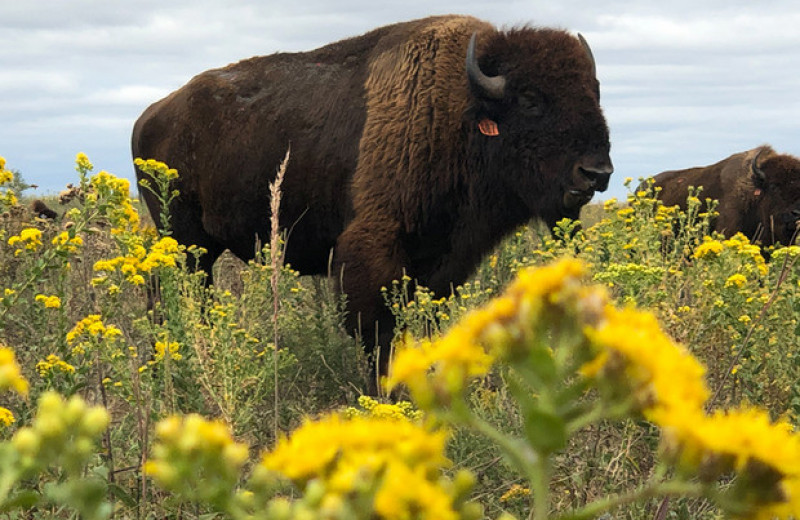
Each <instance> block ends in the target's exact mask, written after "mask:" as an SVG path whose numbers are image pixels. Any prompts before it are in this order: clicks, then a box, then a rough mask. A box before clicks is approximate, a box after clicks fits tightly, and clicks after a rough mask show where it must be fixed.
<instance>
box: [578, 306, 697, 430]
mask: <svg viewBox="0 0 800 520" xmlns="http://www.w3.org/2000/svg"><path fill="white" fill-rule="evenodd" d="M586 334H587V335H588V337H589V338H590V340H591V342H592V344H593V346H594V348H595V349H597V352H598V359H596V360H595V362H593V363H591V364H587V365H585V366H584V368H583V370H582V371H583V373H584V375H586V376H588V377H601V378H605V379H608V380H609V381H610V382H611V385H612V386H615V385H623V386H624V387H626V388H627V390H628V391H630V392H632V393H633V396H634V398H635V399H636V402H637V405H638V408H639V409H640V410H642V411H644V413H645V416H647V417H649V418H652V417H653V416H654V414H656V413H661V412H662V411H664V410H666V411H667V412H670V411H672V410H674V409H692V410H698V409H701V408H702V406H703V403H705V400H706V399H707V398H708V393H709V392H708V388H707V386H706V383H705V380H704V374H705V369H704V367H703V366H702V365H701V364H700V363H699V362H698V361H697V360H696V359H695V358H694V357H693V356H692V355H691V354H690V353H689V352H688V351H687V350H686V349H685V348H683V347H682V346H680V345H678V344H676V343H674V342H673V341H672V340H671V339H670V338H669V337H668V336H667V335H666V334H664V332H663V331H662V330H661V328H660V327H659V325H658V322H657V320H656V318H655V316H653V315H652V314H650V313H647V312H642V311H638V310H635V309H632V308H627V309H623V310H618V309H615V308H613V307H609V308H607V309H606V311H605V317H604V319H603V320H602V321H601V323H600V325H599V326H598V327H597V328H593V327H588V328H587V330H586Z"/></svg>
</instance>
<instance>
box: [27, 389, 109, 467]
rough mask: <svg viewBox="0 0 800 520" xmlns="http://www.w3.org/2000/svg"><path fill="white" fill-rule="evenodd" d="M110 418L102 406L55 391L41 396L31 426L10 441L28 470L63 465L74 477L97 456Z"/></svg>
mask: <svg viewBox="0 0 800 520" xmlns="http://www.w3.org/2000/svg"><path fill="white" fill-rule="evenodd" d="M108 423H109V415H108V412H106V410H105V409H104V408H103V407H101V406H89V405H87V404H86V402H85V401H84V400H83V399H81V398H80V397H78V396H73V397H71V398H70V399H69V400H68V401H65V400H64V398H63V397H61V396H60V395H58V394H57V393H56V392H47V393H45V394H42V396H41V398H40V399H39V408H38V410H37V413H36V418H35V419H34V420H33V423H32V425H31V426H28V427H25V428H21V429H20V430H18V431H17V432H16V433H15V434H14V437H13V438H12V439H11V444H12V446H13V447H14V448H15V449H16V451H17V453H18V454H19V456H20V464H21V466H22V468H24V469H25V470H36V469H42V468H45V467H47V466H49V465H51V464H52V465H60V466H62V467H63V468H64V469H65V470H66V471H67V472H68V473H71V474H73V475H75V474H79V473H80V472H82V471H83V467H84V466H85V464H86V463H87V462H88V461H89V460H90V459H91V458H92V457H94V455H95V453H96V451H95V444H96V442H97V440H98V439H99V438H100V436H101V435H102V434H103V432H104V431H105V429H106V428H107V427H108Z"/></svg>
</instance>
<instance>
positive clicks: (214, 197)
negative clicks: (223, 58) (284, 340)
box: [132, 16, 612, 348]
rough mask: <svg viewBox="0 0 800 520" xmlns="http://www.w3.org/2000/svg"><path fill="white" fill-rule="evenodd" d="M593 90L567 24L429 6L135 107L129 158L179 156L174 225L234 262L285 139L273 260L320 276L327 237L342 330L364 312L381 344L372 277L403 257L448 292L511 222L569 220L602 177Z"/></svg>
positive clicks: (591, 72) (589, 65) (382, 281)
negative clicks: (277, 249)
mask: <svg viewBox="0 0 800 520" xmlns="http://www.w3.org/2000/svg"><path fill="white" fill-rule="evenodd" d="M599 101H600V90H599V84H598V81H597V78H596V74H595V64H594V60H593V58H592V55H591V52H590V50H589V48H588V46H587V45H586V43H585V41H583V39H582V38H579V37H575V36H573V35H571V34H569V33H568V32H565V31H562V30H553V29H546V28H530V27H522V28H517V29H511V30H507V31H500V30H497V29H496V28H495V27H493V26H492V25H490V24H488V23H486V22H483V21H480V20H477V19H475V18H471V17H466V16H440V17H432V18H425V19H421V20H416V21H411V22H406V23H399V24H395V25H389V26H386V27H381V28H378V29H375V30H373V31H371V32H369V33H367V34H364V35H362V36H358V37H355V38H350V39H346V40H342V41H339V42H336V43H332V44H330V45H327V46H325V47H322V48H320V49H317V50H313V51H310V52H299V53H279V54H273V55H270V56H263V57H255V58H251V59H248V60H244V61H241V62H239V63H235V64H232V65H229V66H227V67H224V68H220V69H215V70H209V71H207V72H203V73H202V74H200V75H198V76H196V77H195V78H193V79H192V80H191V81H190V82H189V83H188V84H186V85H185V86H183V87H181V88H180V89H178V90H177V91H175V92H173V93H172V94H170V95H169V96H167V97H166V98H164V99H162V100H161V101H158V102H157V103H155V104H153V105H152V106H150V107H149V108H148V109H147V110H146V111H145V112H144V113H143V114H142V116H141V117H140V118H139V120H138V121H137V122H136V125H135V127H134V131H133V139H132V140H133V155H134V156H135V157H142V158H145V159H148V158H154V159H157V160H160V161H164V162H166V163H167V164H169V165H170V166H171V167H173V168H176V169H177V170H178V171H179V173H180V178H179V180H178V181H177V182H176V183H175V188H177V189H178V190H180V196H179V197H178V198H177V199H176V200H175V201H174V202H173V203H172V205H171V207H170V211H171V214H172V232H173V237H174V238H175V239H177V240H178V241H179V242H182V243H184V244H197V245H199V246H202V247H204V248H205V249H207V250H208V254H207V255H205V256H204V257H203V258H201V260H200V266H199V267H201V268H202V269H204V270H206V271H207V272H208V273H209V274H210V272H211V269H210V268H211V266H212V264H213V262H214V261H215V260H216V258H217V257H218V256H219V255H220V253H222V252H223V250H224V249H226V248H228V249H230V250H231V251H232V252H233V253H234V254H236V255H237V256H239V257H240V258H242V259H249V258H252V257H253V255H254V250H255V247H256V244H257V243H258V242H257V239H259V238H260V239H261V240H262V241H263V240H265V238H267V237H268V236H269V227H268V222H269V218H270V215H269V189H268V187H269V183H270V182H271V181H272V180H273V179H274V178H275V173H276V167H277V166H278V164H279V163H280V162H281V159H282V158H283V157H284V154H285V153H286V150H287V148H288V147H289V146H290V145H291V159H290V161H289V165H288V168H287V170H286V177H285V180H284V182H283V203H282V206H281V212H280V224H281V226H282V227H283V228H285V229H286V230H288V239H287V245H286V252H285V254H286V261H287V262H289V263H291V265H292V266H293V267H294V268H296V269H297V270H299V271H300V272H301V273H303V274H325V273H327V272H328V269H329V258H330V255H331V251H333V255H332V259H333V265H332V268H333V271H334V272H335V275H336V277H337V279H340V280H341V285H342V289H343V291H344V292H345V293H346V294H347V296H348V311H349V312H348V323H347V325H348V327H349V328H350V329H351V330H352V329H354V328H356V326H357V325H358V324H359V323H360V324H363V327H364V328H365V331H364V337H366V338H372V337H375V335H374V334H375V328H374V327H375V326H376V325H375V324H377V327H378V331H379V334H378V335H379V338H380V340H379V341H380V343H381V345H382V347H384V348H385V347H387V345H388V343H389V339H390V337H391V334H392V332H393V326H394V320H393V318H392V315H391V313H390V312H389V311H388V309H387V308H386V306H385V304H384V302H383V299H382V296H381V292H380V288H381V287H382V286H387V285H389V284H390V283H391V281H392V280H393V279H399V278H400V277H401V276H402V275H403V273H404V271H405V272H407V273H408V275H410V276H411V277H412V278H415V279H416V280H418V282H419V283H421V284H424V285H427V286H428V287H430V288H431V289H433V290H434V291H436V292H439V293H449V292H450V288H451V287H452V285H453V284H460V283H462V282H463V281H465V279H466V278H467V277H468V276H469V275H470V274H471V272H472V271H473V269H474V268H475V267H476V265H477V264H478V263H479V261H480V260H481V258H482V257H483V255H485V254H486V253H487V252H488V251H489V250H490V249H491V248H492V247H493V246H495V245H496V244H497V243H498V242H499V241H500V240H501V239H502V238H503V237H504V236H505V235H506V234H508V233H509V232H510V231H512V230H513V229H515V228H516V227H517V226H519V225H521V224H523V223H526V222H527V221H529V220H530V219H532V218H537V219H541V220H543V221H544V222H545V223H547V224H548V225H549V226H553V225H554V224H555V223H556V222H557V221H558V220H559V219H561V218H563V217H570V218H573V219H574V218H577V217H578V214H579V211H580V209H581V206H583V205H584V204H585V203H586V202H588V201H589V200H590V199H591V198H592V196H593V194H594V193H595V191H603V190H605V189H606V187H607V186H608V181H609V175H610V174H611V172H612V164H611V159H610V157H609V149H610V144H609V133H608V127H607V125H606V121H605V119H604V117H603V114H602V111H601V108H600V104H599ZM137 175H138V176H139V178H140V179H141V178H142V177H144V176H145V175H144V174H143V173H142V172H137ZM142 195H143V197H144V199H145V202H146V203H147V206H148V208H149V209H150V212H151V214H153V215H158V214H159V211H160V208H159V207H158V201H157V200H156V199H155V198H154V197H153V196H152V194H150V193H148V192H147V191H144V192H143V193H142Z"/></svg>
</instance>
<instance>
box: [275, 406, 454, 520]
mask: <svg viewBox="0 0 800 520" xmlns="http://www.w3.org/2000/svg"><path fill="white" fill-rule="evenodd" d="M445 440H446V433H445V432H443V431H431V430H429V429H428V428H426V427H424V426H421V425H418V424H416V423H413V422H410V421H409V420H407V419H405V418H402V417H392V418H389V417H382V418H377V417H364V416H356V417H353V418H352V419H349V420H346V419H343V418H341V417H340V416H339V415H335V414H334V415H329V416H327V417H323V418H322V419H319V420H317V421H306V422H305V423H304V424H303V425H302V426H301V427H300V428H298V429H297V430H296V431H295V432H294V433H293V434H292V435H291V437H288V438H284V439H281V440H279V441H278V444H277V445H276V446H275V448H274V449H273V450H272V451H271V452H269V453H267V454H265V455H264V457H263V459H262V461H261V467H262V468H263V469H266V470H268V471H270V472H275V473H278V474H281V475H283V476H285V477H286V478H289V479H290V480H292V481H293V482H294V483H295V484H297V485H298V486H300V487H301V488H304V487H306V485H308V486H309V487H313V486H314V485H317V484H315V483H320V484H321V485H322V488H323V489H322V493H323V494H324V496H323V498H322V499H321V501H322V503H324V504H328V505H335V504H337V503H340V501H341V500H343V499H354V500H358V498H354V496H357V494H359V493H361V494H363V493H370V494H371V493H374V500H372V501H370V502H371V503H372V504H373V507H374V512H375V513H376V515H377V517H379V518H385V519H395V518H396V519H405V518H412V517H419V518H437V519H438V518H442V519H449V518H453V519H455V518H458V515H457V513H456V511H455V510H454V506H455V504H454V495H453V490H452V489H450V487H449V486H448V487H443V486H442V485H441V483H440V473H439V472H440V469H441V468H442V467H443V466H445V465H447V464H449V461H448V460H447V458H446V457H445V456H444V445H445ZM456 487H457V486H456Z"/></svg>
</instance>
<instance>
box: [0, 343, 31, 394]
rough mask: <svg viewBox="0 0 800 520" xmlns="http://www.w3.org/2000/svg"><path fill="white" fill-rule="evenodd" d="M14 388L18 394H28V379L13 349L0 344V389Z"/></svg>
mask: <svg viewBox="0 0 800 520" xmlns="http://www.w3.org/2000/svg"><path fill="white" fill-rule="evenodd" d="M5 390H15V391H16V392H17V393H18V394H20V395H23V396H27V395H28V381H27V379H25V378H24V377H23V376H22V371H21V370H20V368H19V365H18V364H17V361H16V359H15V358H14V351H13V350H11V349H10V348H8V347H5V346H2V345H0V391H5Z"/></svg>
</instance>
